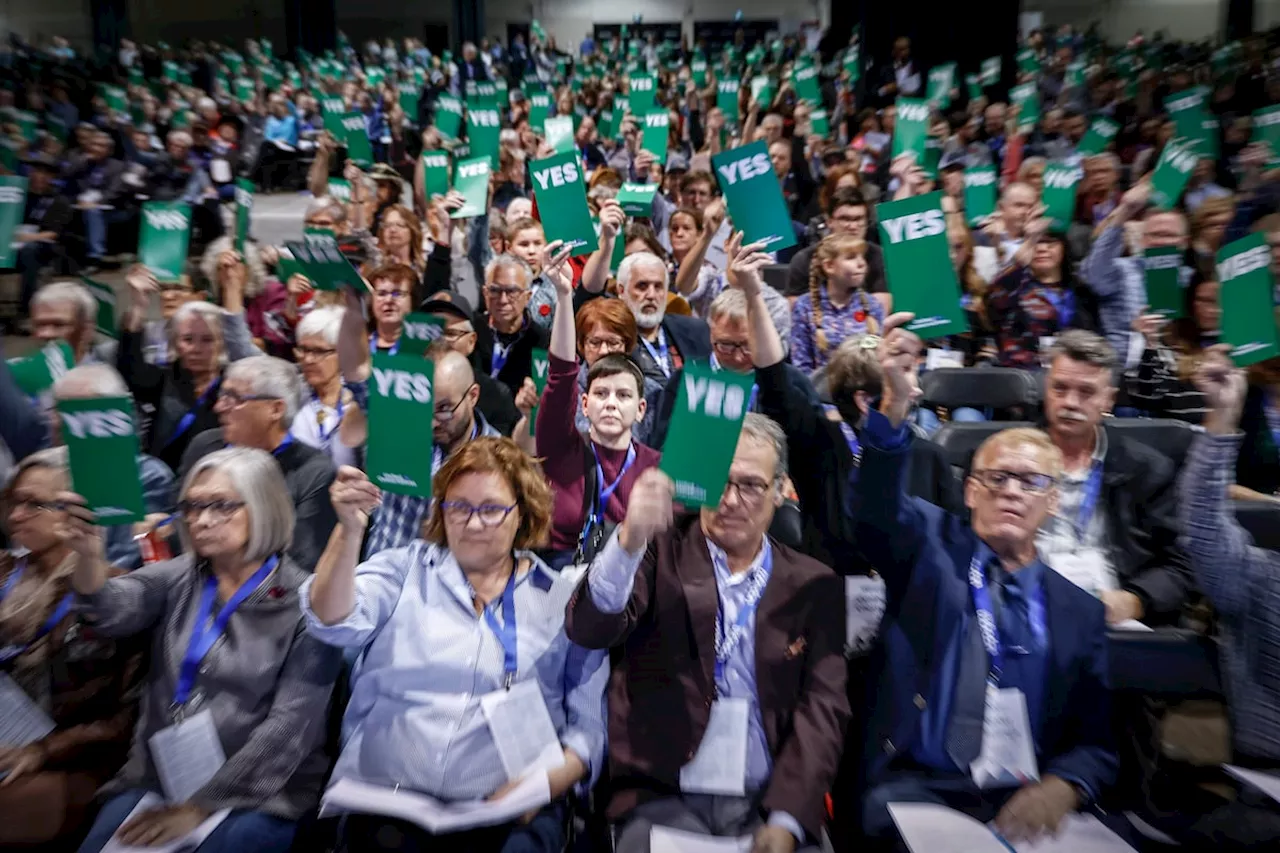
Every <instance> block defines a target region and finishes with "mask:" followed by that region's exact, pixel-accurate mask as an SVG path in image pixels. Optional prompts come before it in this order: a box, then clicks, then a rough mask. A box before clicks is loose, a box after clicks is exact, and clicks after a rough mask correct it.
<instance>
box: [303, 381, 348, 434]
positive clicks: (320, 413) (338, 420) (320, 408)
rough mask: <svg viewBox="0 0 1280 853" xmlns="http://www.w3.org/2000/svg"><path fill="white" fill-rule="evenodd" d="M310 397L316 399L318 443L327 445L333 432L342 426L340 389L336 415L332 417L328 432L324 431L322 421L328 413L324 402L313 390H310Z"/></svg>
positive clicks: (339, 390)
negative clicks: (331, 424)
mask: <svg viewBox="0 0 1280 853" xmlns="http://www.w3.org/2000/svg"><path fill="white" fill-rule="evenodd" d="M311 399H313V400H315V401H316V415H317V418H316V432H318V433H320V443H321V444H323V445H324V446H325V447H328V446H329V443H330V442H331V441H332V440H333V434H334V433H335V432H337V431H338V428H339V427H340V426H342V409H343V403H342V389H341V388H339V389H338V410H337V417H335V418H334V421H333V426H332V427H331V428H330V429H329V431H328V432H326V431H325V428H324V422H325V421H327V420H328V419H329V413H328V412H327V411H326V410H325V405H324V403H323V402H322V401H321V399H320V397H319V396H318V395H317V394H316V393H315V392H314V391H312V392H311Z"/></svg>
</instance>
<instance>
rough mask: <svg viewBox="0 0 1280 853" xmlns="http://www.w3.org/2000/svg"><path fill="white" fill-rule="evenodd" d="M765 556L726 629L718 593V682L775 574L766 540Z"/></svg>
mask: <svg viewBox="0 0 1280 853" xmlns="http://www.w3.org/2000/svg"><path fill="white" fill-rule="evenodd" d="M763 547H764V555H763V557H762V558H761V560H760V565H759V566H757V567H756V568H755V569H754V570H753V571H752V573H751V578H750V579H749V580H748V581H747V583H748V584H749V586H748V587H747V596H746V598H745V599H744V600H743V602H742V607H741V608H739V609H738V618H737V619H735V620H733V624H732V625H730V626H728V627H726V626H725V624H724V603H723V599H721V598H720V596H719V594H718V593H717V596H716V597H717V606H716V681H721V680H722V679H723V678H724V667H725V664H726V663H727V662H728V660H729V656H730V655H732V654H733V651H734V649H736V648H737V647H738V644H739V643H740V642H742V638H743V636H745V635H746V633H747V624H748V623H749V622H750V621H751V617H752V615H754V614H755V612H756V607H758V606H759V604H760V599H761V598H762V597H763V596H764V588H765V584H767V583H768V582H769V575H770V574H771V573H772V572H773V548H772V547H770V545H769V540H768V539H765V540H764V546H763Z"/></svg>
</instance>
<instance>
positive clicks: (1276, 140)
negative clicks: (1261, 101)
mask: <svg viewBox="0 0 1280 853" xmlns="http://www.w3.org/2000/svg"><path fill="white" fill-rule="evenodd" d="M1251 141H1252V142H1265V143H1266V144H1267V147H1269V148H1270V149H1271V159H1270V160H1269V161H1268V162H1267V168H1269V169H1276V168H1280V106H1274V107H1265V108H1264V109H1260V110H1258V111H1257V112H1255V113H1254V114H1253V139H1252V140H1251Z"/></svg>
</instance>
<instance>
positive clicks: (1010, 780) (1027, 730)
mask: <svg viewBox="0 0 1280 853" xmlns="http://www.w3.org/2000/svg"><path fill="white" fill-rule="evenodd" d="M970 771H971V772H972V774H973V782H974V784H975V785H977V786H978V787H979V788H1019V787H1022V786H1023V785H1025V784H1027V783H1028V782H1038V781H1040V768H1039V765H1038V764H1037V763H1036V748H1035V744H1034V743H1032V741H1031V720H1030V718H1029V717H1028V716H1027V697H1026V696H1025V695H1023V693H1022V691H1021V690H1018V689H1017V688H1013V687H992V686H991V685H987V704H986V709H985V710H984V711H983V715H982V752H981V754H979V755H978V758H977V760H976V761H974V762H973V764H972V765H971V766H970Z"/></svg>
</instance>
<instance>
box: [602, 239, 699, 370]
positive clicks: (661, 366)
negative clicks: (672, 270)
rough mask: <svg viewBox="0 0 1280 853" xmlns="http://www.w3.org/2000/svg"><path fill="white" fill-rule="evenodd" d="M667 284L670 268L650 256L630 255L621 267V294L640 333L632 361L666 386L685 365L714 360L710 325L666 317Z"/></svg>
mask: <svg viewBox="0 0 1280 853" xmlns="http://www.w3.org/2000/svg"><path fill="white" fill-rule="evenodd" d="M667 281H668V275H667V265H666V264H665V263H663V261H662V259H661V258H659V257H658V256H657V255H654V254H652V253H650V252H637V253H636V254H633V255H627V256H626V257H625V258H623V259H622V263H621V264H619V265H618V294H619V296H621V297H622V301H623V302H624V303H626V305H627V307H628V308H630V309H631V313H632V314H633V315H635V318H636V327H637V329H638V330H639V333H640V343H639V346H637V347H636V348H635V350H633V351H632V354H631V357H632V359H634V361H635V363H636V364H638V365H640V370H641V371H642V372H643V373H644V375H645V376H647V377H650V378H651V379H653V380H654V381H656V382H661V383H663V384H665V383H666V382H667V380H668V379H670V378H671V375H672V374H673V373H675V371H676V370H678V369H680V367H682V366H683V365H684V363H685V362H686V361H705V360H707V359H709V358H711V339H710V336H709V333H708V331H707V324H706V323H705V322H703V321H702V320H699V319H697V318H696V317H681V316H678V315H675V314H669V313H667Z"/></svg>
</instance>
